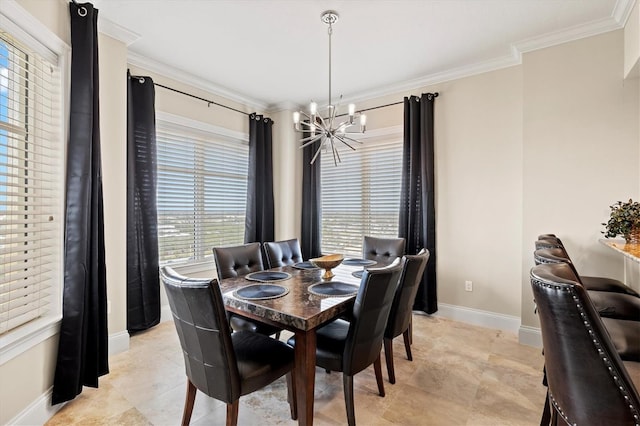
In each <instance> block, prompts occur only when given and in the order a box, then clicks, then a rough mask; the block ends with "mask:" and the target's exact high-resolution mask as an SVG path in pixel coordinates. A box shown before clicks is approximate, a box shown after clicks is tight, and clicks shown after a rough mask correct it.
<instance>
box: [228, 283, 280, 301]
mask: <svg viewBox="0 0 640 426" xmlns="http://www.w3.org/2000/svg"><path fill="white" fill-rule="evenodd" d="M287 293H289V289H288V288H286V287H282V286H281V285H276V284H251V285H248V286H246V287H242V288H239V289H237V290H236V291H235V292H234V295H235V296H236V297H237V298H239V299H247V300H262V299H275V298H277V297H282V296H284V295H285V294H287Z"/></svg>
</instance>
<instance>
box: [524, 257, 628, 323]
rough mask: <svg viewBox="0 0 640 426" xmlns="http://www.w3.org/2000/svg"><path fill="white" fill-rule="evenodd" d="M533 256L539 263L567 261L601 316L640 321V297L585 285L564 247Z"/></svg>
mask: <svg viewBox="0 0 640 426" xmlns="http://www.w3.org/2000/svg"><path fill="white" fill-rule="evenodd" d="M533 257H534V261H535V262H536V263H537V264H542V263H566V264H567V265H568V266H569V268H571V270H572V271H573V273H574V274H575V276H576V277H577V278H576V280H577V281H578V282H579V283H580V284H581V285H582V286H583V287H584V288H585V290H587V293H588V294H589V297H590V299H591V301H592V302H593V304H594V305H595V307H596V309H597V310H598V312H599V313H600V316H602V317H608V318H618V319H625V320H631V321H640V298H638V297H635V296H633V295H631V294H627V293H622V292H615V291H601V290H591V289H589V288H587V287H586V286H584V284H583V282H582V277H581V276H580V275H579V274H578V271H577V270H576V268H575V265H574V264H573V262H571V259H570V258H569V257H568V256H567V255H566V251H564V250H563V249H561V248H548V249H538V250H536V251H534V252H533Z"/></svg>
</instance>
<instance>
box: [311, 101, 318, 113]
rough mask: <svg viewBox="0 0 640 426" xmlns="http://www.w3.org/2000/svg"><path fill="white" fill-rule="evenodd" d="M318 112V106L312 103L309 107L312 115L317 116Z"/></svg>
mask: <svg viewBox="0 0 640 426" xmlns="http://www.w3.org/2000/svg"><path fill="white" fill-rule="evenodd" d="M317 111H318V104H317V103H315V102H311V104H310V105H309V112H311V115H316V112H317Z"/></svg>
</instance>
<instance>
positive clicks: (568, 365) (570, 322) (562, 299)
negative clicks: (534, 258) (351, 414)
mask: <svg viewBox="0 0 640 426" xmlns="http://www.w3.org/2000/svg"><path fill="white" fill-rule="evenodd" d="M530 276H531V287H532V290H533V296H534V299H535V302H536V305H537V309H538V317H539V318H540V330H541V332H542V341H543V346H544V359H545V366H546V374H547V382H548V386H549V402H550V404H551V406H552V409H554V410H555V412H556V413H557V415H558V416H560V417H562V418H563V419H564V421H566V422H567V424H602V425H605V424H606V425H627V424H629V425H631V424H637V422H638V416H639V415H640V397H639V396H638V391H637V389H636V388H635V387H634V385H633V383H632V381H631V379H630V377H629V374H628V372H627V370H626V369H625V367H624V365H623V364H622V360H621V359H620V356H619V355H618V352H617V351H616V349H615V347H614V346H613V343H612V342H611V339H610V337H609V334H608V333H607V331H606V329H605V328H604V325H603V324H602V321H601V319H600V316H599V315H598V313H597V312H596V310H595V308H594V306H593V304H592V303H591V300H590V299H589V297H588V295H587V293H586V291H585V289H584V288H583V287H582V286H581V285H580V284H579V283H578V282H577V277H576V276H575V274H574V272H573V270H572V269H571V267H570V266H569V265H568V264H566V263H557V264H543V265H538V266H535V267H533V268H532V269H531V273H530Z"/></svg>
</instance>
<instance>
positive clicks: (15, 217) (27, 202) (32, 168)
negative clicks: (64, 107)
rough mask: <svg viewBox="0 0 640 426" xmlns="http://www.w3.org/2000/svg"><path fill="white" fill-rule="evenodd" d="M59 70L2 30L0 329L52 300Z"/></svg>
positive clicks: (58, 234)
mask: <svg viewBox="0 0 640 426" xmlns="http://www.w3.org/2000/svg"><path fill="white" fill-rule="evenodd" d="M58 72H59V70H58V69H57V67H56V66H55V65H54V64H52V63H50V62H49V61H47V60H45V59H44V58H42V57H40V56H39V55H38V54H36V53H35V52H34V51H32V50H30V49H29V48H27V47H26V46H24V45H22V44H20V43H19V42H18V41H17V40H15V39H14V38H12V37H11V35H10V34H7V33H6V32H4V31H2V30H0V334H2V333H6V332H7V331H9V330H12V329H14V328H16V327H18V326H20V325H23V324H25V323H27V322H29V321H31V320H33V319H36V318H40V317H42V316H44V315H47V314H48V313H49V312H50V310H51V307H52V303H54V300H57V299H54V293H56V292H55V291H54V290H55V289H57V288H59V276H60V267H59V265H60V248H61V238H62V231H61V218H60V217H58V216H57V214H58V212H60V211H61V204H60V203H61V202H62V197H61V196H60V194H61V192H60V183H61V182H62V181H63V179H61V176H62V167H61V164H62V163H63V161H62V160H61V158H60V153H61V152H62V151H63V149H62V148H63V146H62V141H61V140H60V137H59V128H58V124H57V123H59V90H58V85H57V84H56V83H55V82H56V77H57V73H58ZM56 294H57V293H56Z"/></svg>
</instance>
